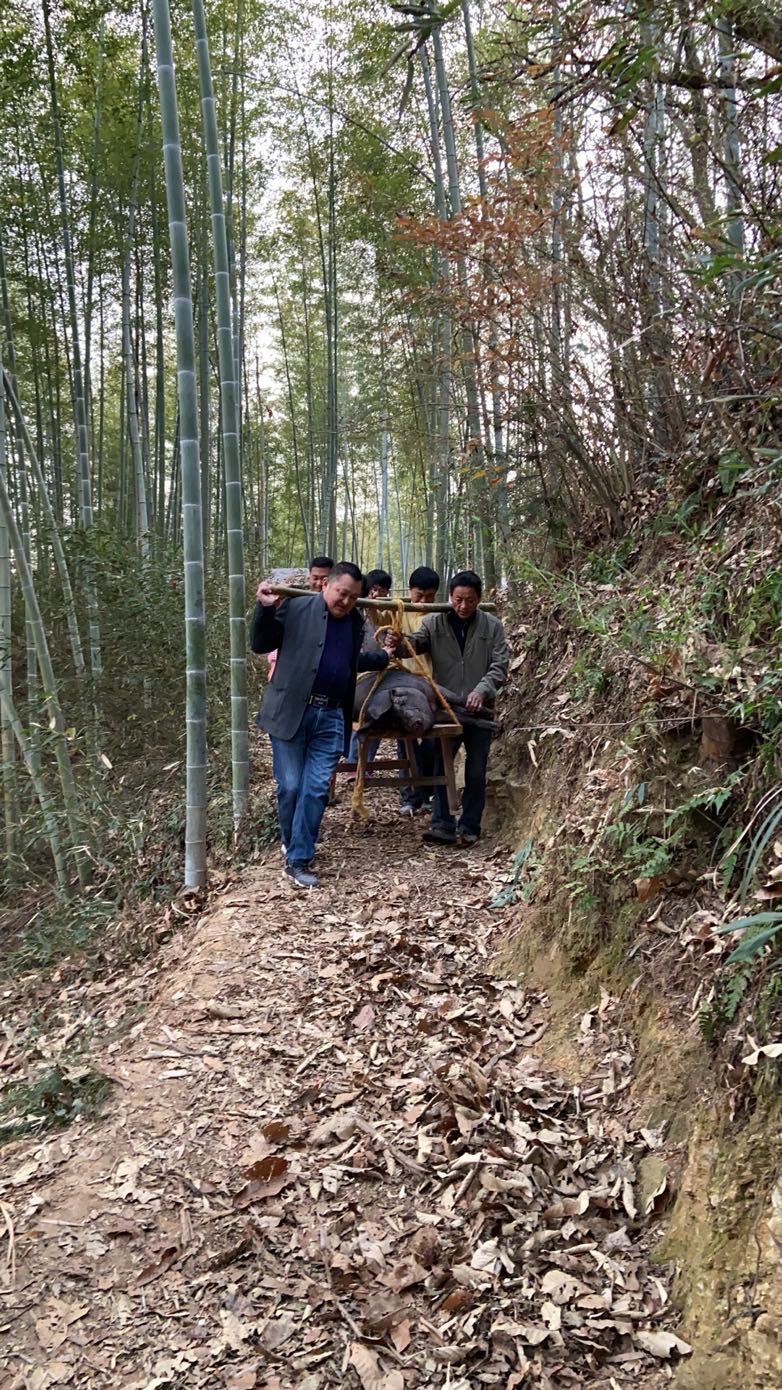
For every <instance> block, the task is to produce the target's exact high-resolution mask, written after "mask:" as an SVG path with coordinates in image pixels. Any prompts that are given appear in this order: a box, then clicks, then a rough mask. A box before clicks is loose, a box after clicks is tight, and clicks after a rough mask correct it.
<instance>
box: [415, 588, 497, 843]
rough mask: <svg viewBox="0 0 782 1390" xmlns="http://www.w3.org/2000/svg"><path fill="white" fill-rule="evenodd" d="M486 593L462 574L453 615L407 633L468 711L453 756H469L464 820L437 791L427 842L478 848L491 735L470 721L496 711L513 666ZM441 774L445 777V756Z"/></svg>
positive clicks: (453, 594)
mask: <svg viewBox="0 0 782 1390" xmlns="http://www.w3.org/2000/svg"><path fill="white" fill-rule="evenodd" d="M482 589H483V585H482V582H481V579H480V577H479V576H478V575H477V574H476V573H475V572H474V570H460V571H459V573H458V574H455V575H454V576H453V578H452V579H451V581H450V584H449V585H448V593H449V604H450V606H449V609H448V611H447V612H445V613H432V614H430V615H428V616H427V617H425V618H424V621H423V623H422V624H421V626H420V628H419V629H418V631H417V632H411V633H409V634H407V640H408V642H409V643H410V645H411V646H412V648H413V650H414V651H416V652H423V653H428V655H429V656H430V657H431V661H432V676H433V679H434V681H435V683H436V684H437V685H440V686H443V687H444V688H445V689H446V690H449V691H453V692H454V693H455V694H456V695H459V696H461V697H463V699H464V703H465V707H466V717H465V718H464V719H463V720H462V724H463V729H464V732H463V734H462V737H461V739H459V740H458V741H456V742H455V743H454V752H456V750H457V748H458V747H459V745H460V743H463V744H464V751H465V755H466V756H465V775H464V795H463V797H462V812H461V816H460V818H459V822H458V825H457V823H456V820H455V819H454V817H453V816H452V815H451V812H450V810H449V809H448V793H447V791H446V788H445V787H444V786H441V787H435V789H434V801H433V810H432V824H431V827H430V829H429V830H427V831H425V832H424V836H423V838H424V840H425V841H427V843H428V844H435V845H452V844H456V843H457V841H458V843H460V844H462V845H474V844H475V843H476V841H477V840H478V839H479V837H480V833H481V819H482V817H483V808H484V804H485V801H486V769H487V765H488V761H489V748H490V746H491V733H492V731H491V729H490V728H488V729H487V728H486V726H485V721H484V723H483V725H481V724H480V723H479V722H478V721H477V720H476V722H475V723H471V722H470V714H471V713H472V714H477V712H478V711H479V710H484V711H485V710H487V709H491V708H492V707H493V705H494V700H495V698H496V696H497V694H498V691H499V690H500V687H501V686H502V685H504V683H505V680H506V678H507V675H508V665H509V662H510V653H509V651H508V645H507V642H506V640H505V632H504V629H503V626H502V623H501V622H500V620H499V618H495V617H494V616H493V615H492V614H491V613H486V612H483V611H482V610H481V608H480V602H481V593H482ZM402 641H403V639H402V635H401V633H397V634H393V633H392V634H389V638H388V646H389V648H390V649H391V650H392V651H393V652H394V653H396V652H398V651H399V650H400V648H401V646H402ZM437 773H438V774H440V773H442V757H441V755H438V760H437Z"/></svg>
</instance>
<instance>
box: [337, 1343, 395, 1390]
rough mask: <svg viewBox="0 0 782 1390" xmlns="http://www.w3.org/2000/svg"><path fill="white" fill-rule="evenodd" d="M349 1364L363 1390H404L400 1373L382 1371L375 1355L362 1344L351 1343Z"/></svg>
mask: <svg viewBox="0 0 782 1390" xmlns="http://www.w3.org/2000/svg"><path fill="white" fill-rule="evenodd" d="M350 1364H351V1366H352V1367H353V1368H354V1370H355V1371H356V1372H357V1374H358V1378H359V1380H360V1381H361V1384H362V1385H363V1387H364V1390H404V1384H405V1381H404V1376H403V1375H402V1373H401V1371H396V1370H393V1371H384V1370H383V1369H382V1367H381V1365H380V1360H379V1357H378V1356H377V1354H376V1353H375V1352H374V1351H372V1350H371V1349H370V1348H369V1347H367V1346H365V1345H364V1343H363V1342H351V1345H350Z"/></svg>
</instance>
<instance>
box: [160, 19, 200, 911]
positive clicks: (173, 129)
mask: <svg viewBox="0 0 782 1390" xmlns="http://www.w3.org/2000/svg"><path fill="white" fill-rule="evenodd" d="M154 25H155V45H156V51H157V76H158V88H159V91H160V117H161V126H162V134H163V163H164V167H165V175H166V196H167V201H168V228H169V237H170V241H171V264H172V272H173V297H174V323H175V328H176V352H177V394H178V399H179V459H180V476H181V490H182V492H181V495H182V537H183V546H184V569H185V651H186V662H187V674H186V714H185V719H186V728H187V739H186V744H187V747H186V772H185V776H186V783H187V807H186V820H185V886H186V887H187V888H204V887H206V878H207V864H206V812H207V782H206V773H207V745H206V620H205V608H204V548H203V531H202V524H201V460H200V451H199V443H198V405H197V401H196V375H195V342H194V337H193V305H192V301H191V296H190V254H189V250H188V241H187V216H186V204H185V181H184V175H183V172H182V148H181V145H180V140H179V114H178V111H177V94H176V83H175V80H174V54H173V49H172V42H171V16H170V13H169V8H168V0H154Z"/></svg>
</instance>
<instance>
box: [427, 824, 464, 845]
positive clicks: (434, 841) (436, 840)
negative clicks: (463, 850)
mask: <svg viewBox="0 0 782 1390" xmlns="http://www.w3.org/2000/svg"><path fill="white" fill-rule="evenodd" d="M421 839H422V840H423V842H424V844H425V845H455V844H456V834H455V832H454V831H453V830H439V829H438V828H437V827H436V826H432V827H431V829H429V830H425V831H424V833H423V835H422V836H421Z"/></svg>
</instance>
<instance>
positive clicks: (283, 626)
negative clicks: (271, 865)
mask: <svg viewBox="0 0 782 1390" xmlns="http://www.w3.org/2000/svg"><path fill="white" fill-rule="evenodd" d="M362 587H363V576H362V574H361V570H360V569H359V568H358V566H357V565H353V564H351V563H350V562H349V561H347V560H343V561H342V562H341V563H340V564H337V565H335V566H334V568H333V569H332V570H331V572H330V574H329V576H328V578H327V580H326V583H325V585H324V587H323V590H322V591H321V592H320V593H313V594H308V595H305V596H303V597H300V598H292V599H290V600H289V601H288V602H287V603H283V604H282V606H281V607H280V608H277V606H276V605H277V595H276V594H275V591H274V586H272V585H271V584H267V583H261V584H259V585H258V591H257V599H258V602H257V603H256V605H255V612H254V614H253V619H252V626H251V630H250V645H251V647H252V650H253V651H254V652H269V651H272V650H273V649H274V648H275V647H276V648H277V650H278V658H277V670H276V672H275V675H274V680H273V681H271V682H270V683H269V684H268V685H267V687H266V690H265V692H264V696H263V701H262V704H261V708H260V711H259V713H258V721H257V722H258V723H259V725H260V726H261V728H262V729H265V730H266V732H267V733H268V734H269V735H270V737H271V744H272V765H273V769H274V779H275V782H276V783H277V810H278V815H279V821H280V834H281V836H282V843H283V851H284V853H285V872H286V874H287V875H288V877H289V878H290V879H291V880H292V882H293V883H294V884H295V885H296V887H298V888H317V886H318V879H317V877H316V875H315V874H313V873H312V871H311V868H310V865H311V863H312V860H313V858H314V855H315V845H316V842H317V838H318V832H319V830H320V824H321V821H322V819H323V813H324V811H325V809H326V805H327V803H328V797H329V784H330V782H331V777H332V773H333V772H334V770H335V768H336V766H337V763H338V762H339V759H340V757H341V756H342V754H343V752H346V751H347V748H348V745H349V742H350V731H351V727H352V721H353V696H354V693H355V689H356V674H357V672H358V671H359V670H364V671H381V670H383V669H384V668H385V667H386V666H387V665H388V653H387V652H384V651H381V650H380V649H379V648H376V649H375V650H374V651H368V652H364V653H363V654H362V651H361V647H362V642H363V638H364V620H363V618H362V617H361V615H360V613H358V612H356V611H355V608H356V601H357V599H358V598H359V596H360V595H361V593H362Z"/></svg>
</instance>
